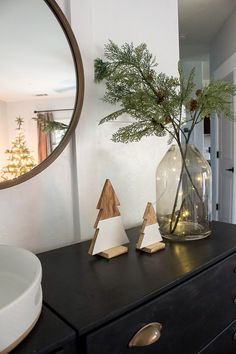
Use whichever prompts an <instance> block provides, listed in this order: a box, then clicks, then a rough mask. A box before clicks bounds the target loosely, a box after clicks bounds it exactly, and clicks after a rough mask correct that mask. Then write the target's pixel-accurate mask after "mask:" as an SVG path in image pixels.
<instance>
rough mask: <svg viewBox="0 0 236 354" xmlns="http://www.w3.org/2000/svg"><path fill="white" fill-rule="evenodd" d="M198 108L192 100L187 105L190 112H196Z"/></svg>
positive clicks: (195, 101)
mask: <svg viewBox="0 0 236 354" xmlns="http://www.w3.org/2000/svg"><path fill="white" fill-rule="evenodd" d="M197 108H198V103H197V100H194V99H192V100H191V101H190V102H189V104H188V109H189V111H190V112H194V111H196V110H197Z"/></svg>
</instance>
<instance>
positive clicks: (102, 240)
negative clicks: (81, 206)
mask: <svg viewBox="0 0 236 354" xmlns="http://www.w3.org/2000/svg"><path fill="white" fill-rule="evenodd" d="M97 229H98V234H97V238H96V241H95V245H94V248H93V252H92V255H95V254H98V253H100V252H103V251H107V250H109V249H110V248H114V247H117V246H121V245H122V244H124V243H129V239H128V237H127V235H126V232H125V230H124V227H123V224H122V219H121V216H115V217H114V218H110V219H105V220H100V221H99V223H98V225H97Z"/></svg>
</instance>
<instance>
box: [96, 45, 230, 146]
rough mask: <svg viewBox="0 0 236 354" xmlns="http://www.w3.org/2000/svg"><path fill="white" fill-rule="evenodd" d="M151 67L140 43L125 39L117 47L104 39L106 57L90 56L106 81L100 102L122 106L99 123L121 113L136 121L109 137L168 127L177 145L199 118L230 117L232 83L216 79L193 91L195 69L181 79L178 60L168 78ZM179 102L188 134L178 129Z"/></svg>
mask: <svg viewBox="0 0 236 354" xmlns="http://www.w3.org/2000/svg"><path fill="white" fill-rule="evenodd" d="M156 66H157V63H156V58H155V57H153V56H152V54H151V53H150V52H149V51H148V49H147V46H146V44H144V43H142V44H140V45H138V46H137V47H135V46H134V45H133V43H131V44H128V43H125V44H124V45H122V46H121V47H119V46H118V45H117V44H115V43H114V42H112V41H109V42H108V44H106V45H105V60H104V61H103V60H102V59H99V58H98V59H96V60H95V80H96V82H100V81H101V80H105V87H106V91H105V95H104V101H105V102H108V103H110V104H119V105H120V107H121V108H120V109H119V110H117V111H115V112H113V113H111V114H109V115H108V116H106V117H105V118H103V119H102V120H101V121H100V123H99V124H102V123H104V122H109V121H113V120H116V119H117V118H118V117H119V116H120V115H122V114H123V113H126V114H129V115H130V116H131V117H133V118H134V120H135V122H134V123H132V124H131V125H128V126H126V127H124V128H120V129H119V130H118V131H117V133H115V134H113V140H114V141H119V142H121V141H123V142H128V141H139V140H140V139H141V138H142V137H144V136H148V135H157V136H162V135H164V134H165V133H166V132H168V133H169V134H170V136H171V139H175V140H176V141H177V142H178V144H180V143H181V141H180V133H182V136H183V137H184V139H185V140H186V143H188V142H189V139H190V136H191V134H192V131H193V129H194V127H195V125H196V124H198V123H199V119H200V120H201V119H203V118H204V117H205V116H210V115H211V114H212V113H214V112H215V113H218V114H219V113H222V114H223V115H224V116H225V117H226V118H230V119H231V118H232V117H233V112H232V108H231V107H230V102H231V101H232V95H234V94H235V92H236V89H235V88H236V86H235V85H233V84H229V83H227V82H221V81H218V82H217V81H216V82H211V83H210V84H209V85H207V86H206V87H204V88H203V89H198V90H197V91H196V92H194V91H195V84H194V76H195V70H194V69H192V70H191V71H190V73H189V75H188V76H187V78H186V77H185V75H184V70H183V68H182V67H181V65H180V64H179V76H178V77H172V76H170V77H169V76H167V75H166V74H164V73H157V72H156V70H155V67H156ZM183 106H185V108H186V111H187V112H189V115H190V118H189V119H188V121H189V122H190V123H191V127H190V130H189V132H188V135H187V134H185V132H184V129H183V127H184V125H185V124H186V122H185V121H183V120H182V107H183Z"/></svg>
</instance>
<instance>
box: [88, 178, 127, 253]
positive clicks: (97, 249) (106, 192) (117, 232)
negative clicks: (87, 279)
mask: <svg viewBox="0 0 236 354" xmlns="http://www.w3.org/2000/svg"><path fill="white" fill-rule="evenodd" d="M119 205H120V202H119V200H118V198H117V196H116V193H115V191H114V189H113V186H112V184H111V182H110V180H109V179H107V180H106V182H105V184H104V187H103V190H102V194H101V196H100V199H99V201H98V204H97V209H99V213H98V216H97V219H96V222H95V225H94V228H95V234H94V237H93V239H92V241H91V245H90V248H89V254H90V255H95V254H99V255H100V256H102V257H105V258H113V257H116V256H119V255H121V254H123V253H127V252H128V248H127V247H126V246H122V245H123V244H125V243H128V242H129V239H128V237H127V235H126V232H125V230H124V227H123V224H122V219H121V215H120V211H119V209H118V206H119Z"/></svg>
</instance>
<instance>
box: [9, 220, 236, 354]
mask: <svg viewBox="0 0 236 354" xmlns="http://www.w3.org/2000/svg"><path fill="white" fill-rule="evenodd" d="M128 236H129V238H130V240H131V243H130V251H129V253H128V254H127V255H123V256H120V257H117V258H114V259H112V260H105V259H102V258H99V257H91V256H89V255H88V254H87V251H88V248H89V242H83V243H81V244H75V245H72V246H68V247H63V248H60V249H57V250H53V251H50V252H45V253H42V254H40V255H39V258H40V260H41V262H42V266H43V293H44V303H45V307H46V308H47V309H48V310H49V311H51V312H52V313H53V314H54V315H55V316H56V317H57V318H58V320H60V321H61V322H64V324H65V326H66V328H67V329H68V328H70V330H71V333H70V335H69V336H71V337H70V338H69V341H68V335H67V343H66V345H67V348H68V346H70V349H69V352H68V349H66V347H65V348H63V345H61V347H60V348H59V349H57V350H55V349H53V350H51V351H50V350H49V349H45V351H43V348H42V350H41V351H36V350H35V351H25V352H24V354H31V353H32V354H33V353H34V354H35V353H37V354H38V353H39V354H41V353H42V354H50V353H60V354H61V353H66V354H67V353H69V354H70V353H71V354H74V353H79V354H128V353H130V354H148V353H150V354H154V353H155V354H197V353H201V354H211V353H212V354H231V353H232V354H235V353H236V335H235V333H236V225H231V224H224V223H220V222H212V235H211V236H210V237H209V238H207V239H203V240H200V241H194V242H187V243H170V242H168V243H167V244H166V249H165V250H164V251H161V252H158V253H156V254H153V255H149V254H146V253H140V252H137V251H135V243H136V241H137V238H138V229H137V228H136V229H132V230H129V232H128ZM153 322H158V323H160V324H161V327H162V328H161V330H160V333H159V334H160V338H159V340H158V341H157V342H156V343H154V344H151V345H148V346H143V347H131V348H130V347H129V342H130V340H131V338H132V337H133V336H134V335H135V333H137V332H138V331H139V330H140V329H141V328H143V327H144V326H145V325H147V324H149V323H153ZM43 326H44V324H43V321H42V322H41V323H40V328H39V326H38V328H37V326H36V329H35V330H38V332H40V331H43ZM33 335H34V331H33V332H32V333H31V335H30V336H29V337H28V338H27V339H26V341H28V343H29V342H30V341H31V345H32V348H33V339H32V337H33ZM49 337H50V336H49ZM26 341H25V342H26ZM24 345H25V344H24V342H23V343H22V344H21V348H24ZM54 347H55V343H54ZM22 350H23V349H22ZM66 350H67V351H66ZM14 353H15V354H20V353H23V351H21V352H20V351H18V349H15V351H14Z"/></svg>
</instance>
